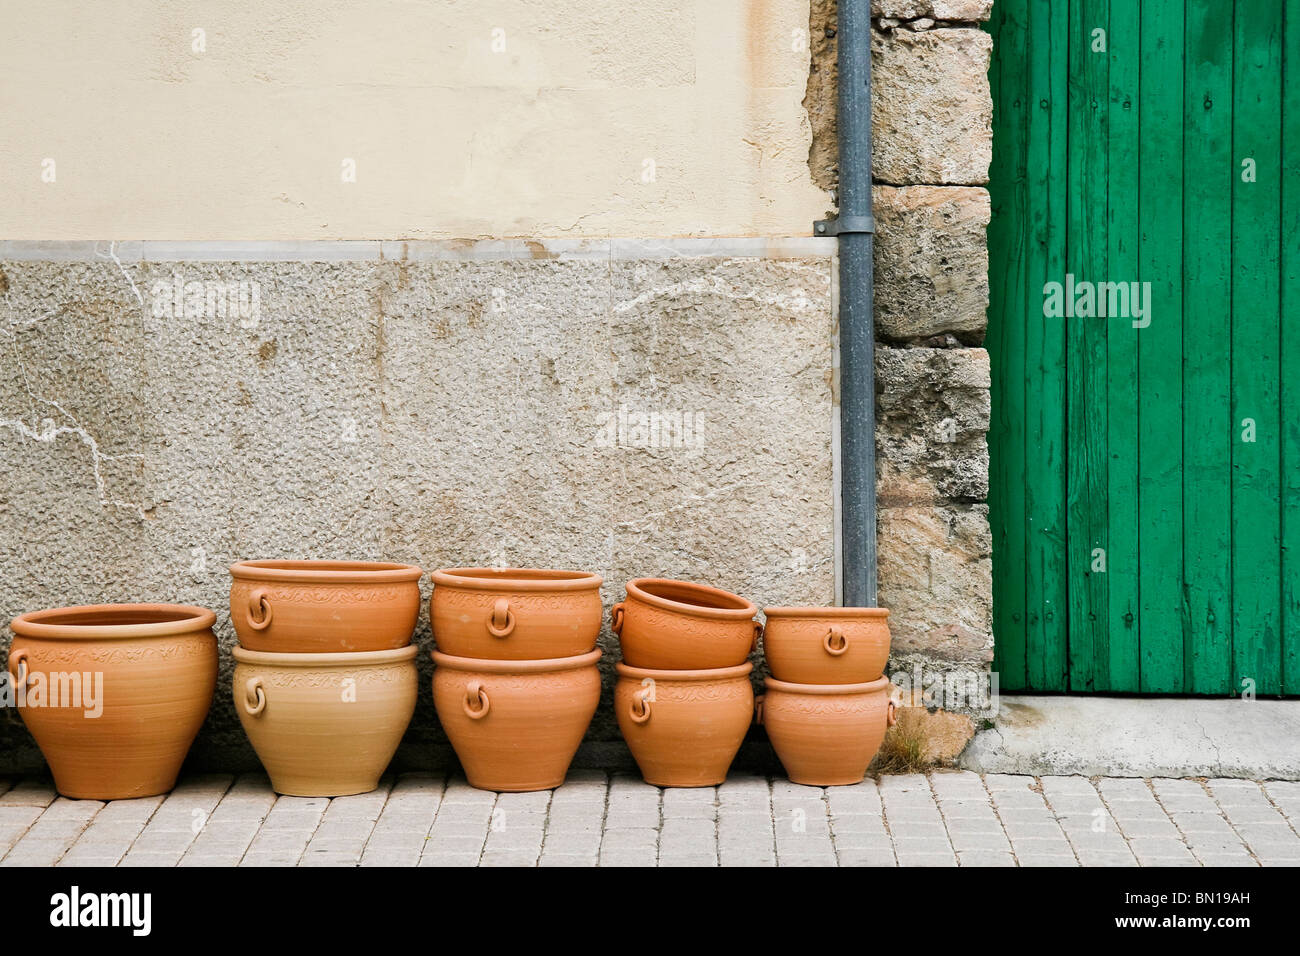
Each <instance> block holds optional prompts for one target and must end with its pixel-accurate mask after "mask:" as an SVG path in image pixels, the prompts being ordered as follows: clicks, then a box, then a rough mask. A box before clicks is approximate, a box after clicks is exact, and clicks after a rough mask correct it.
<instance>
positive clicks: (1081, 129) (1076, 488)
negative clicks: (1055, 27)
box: [1061, 0, 1110, 692]
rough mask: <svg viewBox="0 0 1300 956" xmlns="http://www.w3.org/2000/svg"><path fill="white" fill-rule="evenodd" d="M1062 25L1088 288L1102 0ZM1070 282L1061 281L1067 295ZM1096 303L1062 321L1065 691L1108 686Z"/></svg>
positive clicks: (1099, 276) (1105, 9) (1103, 180)
mask: <svg viewBox="0 0 1300 956" xmlns="http://www.w3.org/2000/svg"><path fill="white" fill-rule="evenodd" d="M1069 21H1070V54H1069V76H1070V84H1069V88H1070V120H1069V136H1070V151H1069V157H1070V158H1069V163H1070V171H1069V186H1068V189H1067V196H1068V208H1069V223H1070V226H1069V251H1068V256H1067V268H1068V271H1069V273H1071V274H1073V276H1074V278H1075V281H1076V282H1077V283H1079V284H1080V285H1081V287H1083V288H1085V289H1086V288H1088V287H1089V286H1088V284H1091V287H1094V288H1095V287H1098V286H1099V284H1100V283H1102V282H1105V281H1107V280H1108V278H1109V273H1108V270H1107V259H1106V257H1107V237H1106V209H1107V175H1108V165H1109V164H1108V159H1109V155H1108V152H1109V139H1108V137H1109V134H1108V130H1107V115H1108V113H1109V101H1110V91H1109V85H1110V80H1109V72H1110V58H1109V56H1108V55H1107V53H1106V44H1107V43H1108V40H1109V37H1108V36H1107V34H1108V33H1109V5H1108V4H1107V3H1106V2H1105V0H1072V2H1071V4H1070V16H1069ZM1099 31H1100V32H1099ZM1061 278H1063V279H1064V278H1065V277H1064V276H1063V277H1061ZM1069 285H1071V283H1068V282H1067V293H1066V294H1067V296H1069V291H1068V287H1069ZM1085 294H1086V293H1085ZM1100 306H1101V301H1100V299H1099V297H1096V296H1094V297H1093V299H1092V306H1091V307H1088V306H1087V299H1077V300H1076V314H1075V315H1074V317H1072V318H1067V320H1066V322H1067V324H1066V335H1067V341H1068V343H1069V345H1068V349H1069V362H1068V366H1067V367H1068V375H1069V398H1068V401H1069V415H1068V420H1069V448H1070V454H1069V504H1068V509H1069V515H1068V520H1069V584H1070V655H1069V687H1070V689H1071V690H1072V691H1076V692H1088V691H1092V690H1096V689H1097V687H1096V684H1097V681H1098V679H1099V678H1100V681H1101V683H1102V685H1103V686H1105V684H1106V683H1108V682H1109V676H1108V671H1109V664H1110V661H1109V656H1108V653H1107V651H1106V648H1107V637H1106V625H1107V611H1108V603H1107V589H1106V579H1107V577H1108V575H1107V574H1106V572H1105V570H1104V569H1103V565H1102V563H1101V562H1103V561H1104V560H1105V555H1106V549H1107V547H1108V536H1107V533H1106V520H1107V508H1106V497H1107V488H1106V485H1107V456H1106V440H1107V435H1106V428H1107V419H1106V405H1107V401H1106V385H1107V383H1106V332H1107V328H1106V327H1107V324H1108V323H1109V319H1107V318H1104V317H1102V315H1101V314H1100V313H1101V308H1100ZM1094 568H1096V570H1094ZM1098 665H1100V666H1101V673H1100V674H1098Z"/></svg>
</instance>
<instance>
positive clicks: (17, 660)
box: [9, 647, 28, 687]
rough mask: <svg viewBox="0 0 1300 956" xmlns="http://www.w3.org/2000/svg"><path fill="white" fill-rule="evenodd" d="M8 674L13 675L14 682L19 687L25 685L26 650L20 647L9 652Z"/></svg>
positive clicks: (26, 668)
mask: <svg viewBox="0 0 1300 956" xmlns="http://www.w3.org/2000/svg"><path fill="white" fill-rule="evenodd" d="M9 673H10V674H13V675H14V680H15V681H17V682H18V686H19V687H22V686H23V685H24V684H26V683H27V674H28V665H27V648H25V647H20V648H18V650H16V651H10V652H9Z"/></svg>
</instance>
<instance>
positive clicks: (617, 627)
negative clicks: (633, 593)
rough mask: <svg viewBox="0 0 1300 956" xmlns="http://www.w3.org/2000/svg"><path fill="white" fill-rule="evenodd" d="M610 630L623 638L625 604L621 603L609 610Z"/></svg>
mask: <svg viewBox="0 0 1300 956" xmlns="http://www.w3.org/2000/svg"><path fill="white" fill-rule="evenodd" d="M609 629H610V630H611V631H613V632H614V633H615V634H617V635H618V636H619V637H622V636H623V602H622V601H619V602H618V603H617V604H615V605H614V606H613V607H612V608H610V609H609Z"/></svg>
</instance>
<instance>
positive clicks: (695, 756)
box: [614, 662, 754, 787]
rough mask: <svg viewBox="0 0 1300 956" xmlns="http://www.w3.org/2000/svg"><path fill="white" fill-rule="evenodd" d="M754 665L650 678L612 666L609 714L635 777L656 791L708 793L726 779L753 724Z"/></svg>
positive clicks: (657, 673)
mask: <svg viewBox="0 0 1300 956" xmlns="http://www.w3.org/2000/svg"><path fill="white" fill-rule="evenodd" d="M753 668H754V665H753V664H750V663H749V662H745V663H744V664H740V665H738V666H736V667H722V668H714V669H708V670H693V671H686V670H652V669H648V668H642V667H630V666H628V665H627V664H618V665H616V669H617V671H618V683H617V684H616V685H615V687H614V713H615V716H616V717H617V718H618V726H619V730H621V731H622V732H623V739H624V740H626V741H627V745H628V748H629V749H630V750H631V751H632V756H633V757H634V758H636V762H637V766H638V767H640V768H641V776H642V777H644V778H645V781H646V783H651V784H654V785H655V786H657V787H712V786H716V785H717V784H720V783H722V782H723V780H725V779H726V777H727V768H729V767H730V766H731V761H732V760H734V759H735V757H736V752H737V751H739V750H740V744H741V742H742V741H743V740H744V739H745V732H746V731H747V730H748V729H749V726H750V724H751V723H752V722H753V717H754V690H753V688H752V687H750V684H749V673H750V671H752V670H753Z"/></svg>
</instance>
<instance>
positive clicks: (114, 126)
mask: <svg viewBox="0 0 1300 956" xmlns="http://www.w3.org/2000/svg"><path fill="white" fill-rule="evenodd" d="M4 10H5V19H4V24H3V29H2V30H0V64H2V66H0V70H3V82H2V83H0V115H3V116H4V122H3V124H0V193H2V194H3V195H4V196H5V202H4V203H3V204H2V205H0V238H6V239H150V238H153V239H159V238H166V239H244V238H257V239H337V238H384V239H394V238H407V237H412V238H474V237H488V236H494V237H503V236H504V237H510V236H531V237H562V236H677V235H683V236H696V235H719V236H727V235H808V234H810V230H811V223H812V221H813V220H814V219H816V218H819V217H820V216H821V215H823V214H824V213H825V212H826V211H827V209H828V207H829V205H830V201H829V199H828V196H827V194H826V193H825V192H823V191H822V190H821V189H819V188H817V187H816V186H815V185H814V184H813V182H812V178H811V176H810V174H809V169H808V148H809V144H810V142H811V133H810V127H809V122H808V116H807V112H806V110H805V109H804V107H803V104H802V100H803V97H804V92H805V86H806V83H807V78H808V66H809V53H808V44H807V30H808V10H809V6H808V0H655V2H654V3H645V2H642V0H564V2H562V3H561V2H556V0H276V2H275V3H267V2H253V0H230V2H224V3H216V2H199V0H166V2H161V0H115V2H113V3H86V2H84V0H42V2H40V3H17V2H14V3H9V2H6V3H4ZM195 30H202V31H203V41H204V46H205V49H204V51H203V52H196V50H195V49H194V47H195V44H196V40H195V34H194V31H195ZM494 44H495V45H496V47H497V48H498V49H497V50H494ZM502 45H504V49H500V48H501V46H502ZM345 159H351V160H354V161H355V167H356V181H355V182H344V181H343V172H344V161H345ZM47 160H53V173H54V181H53V182H48V181H46V180H47V179H48V178H49V169H50V167H49V164H48V163H47ZM650 163H653V176H651V175H650V174H649V169H650V166H649V164H650Z"/></svg>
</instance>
